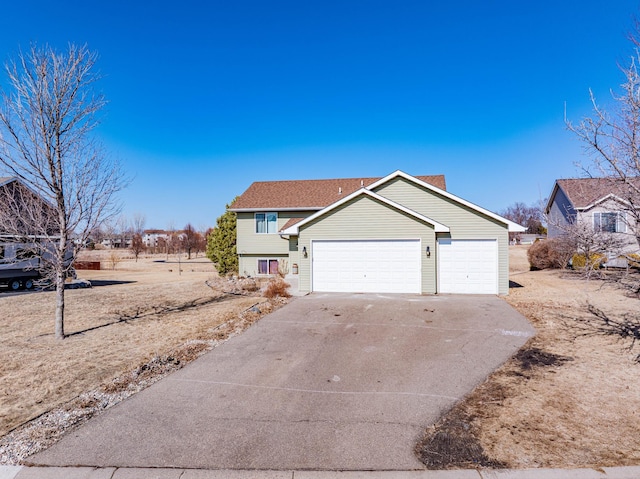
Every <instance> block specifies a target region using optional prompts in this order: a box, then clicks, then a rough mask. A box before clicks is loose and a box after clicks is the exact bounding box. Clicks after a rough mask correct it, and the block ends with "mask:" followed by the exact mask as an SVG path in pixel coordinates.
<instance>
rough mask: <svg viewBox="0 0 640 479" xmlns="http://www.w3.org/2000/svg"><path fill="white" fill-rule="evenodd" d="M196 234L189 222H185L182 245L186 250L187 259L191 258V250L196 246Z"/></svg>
mask: <svg viewBox="0 0 640 479" xmlns="http://www.w3.org/2000/svg"><path fill="white" fill-rule="evenodd" d="M198 235H199V233H198V232H197V231H196V229H195V228H194V227H193V226H192V225H191V223H187V225H186V226H185V227H184V232H183V237H182V238H183V239H182V247H183V248H184V249H185V250H187V256H188V259H191V252H192V251H193V250H194V249H196V248H197V246H198Z"/></svg>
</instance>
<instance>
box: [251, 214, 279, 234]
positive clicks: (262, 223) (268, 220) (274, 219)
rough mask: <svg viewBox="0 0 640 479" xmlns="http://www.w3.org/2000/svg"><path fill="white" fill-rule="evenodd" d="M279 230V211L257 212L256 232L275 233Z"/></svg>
mask: <svg viewBox="0 0 640 479" xmlns="http://www.w3.org/2000/svg"><path fill="white" fill-rule="evenodd" d="M277 232H278V213H256V233H260V234H263V233H265V234H275V233H277Z"/></svg>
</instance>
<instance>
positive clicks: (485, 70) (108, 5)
mask: <svg viewBox="0 0 640 479" xmlns="http://www.w3.org/2000/svg"><path fill="white" fill-rule="evenodd" d="M639 6H640V2H638V1H637V0H634V1H631V0H615V1H606V2H605V1H595V0H580V1H578V0H554V1H551V0H539V1H537V2H521V1H513V0H495V1H492V0H486V1H482V2H480V1H472V0H460V1H455V2H429V1H426V0H423V1H403V0H394V1H384V2H383V1H373V0H370V1H364V0H363V1H347V0H342V1H332V0H322V1H308V2H305V1H280V0H272V1H268V2H267V1H249V0H234V1H225V2H222V1H215V0H214V1H208V2H206V1H195V0H183V1H180V2H171V1H162V0H157V1H155V2H136V1H133V0H129V1H122V0H110V1H108V2H107V1H104V2H94V1H87V0H82V1H65V0H59V1H57V2H51V1H49V0H47V1H44V0H21V1H20V2H9V3H7V4H6V5H3V8H2V16H3V19H4V20H5V21H4V22H3V28H2V29H0V59H1V60H2V61H3V62H4V61H6V60H7V59H8V58H10V57H11V56H12V55H14V54H15V53H16V52H17V50H18V48H19V47H23V48H26V47H28V46H29V44H30V43H31V42H34V41H35V42H38V43H40V44H43V43H48V44H50V45H52V46H54V47H56V48H59V49H64V48H66V45H67V44H68V42H74V43H78V44H84V43H86V44H87V45H88V46H89V48H91V49H93V50H96V51H97V52H98V53H99V55H100V59H99V63H98V67H99V70H100V71H101V73H102V74H103V75H104V78H103V80H102V81H101V82H100V84H99V87H100V89H101V90H102V92H103V93H104V94H105V95H106V97H107V99H108V100H109V105H108V107H107V109H106V111H105V116H104V120H103V123H102V125H101V126H100V128H99V130H98V133H99V135H100V137H101V139H102V140H103V141H104V143H105V145H106V147H107V150H108V151H109V153H110V154H111V155H114V156H115V157H117V158H119V159H120V160H121V161H122V163H123V164H124V166H125V169H126V171H127V173H128V174H129V175H131V176H133V177H134V179H133V181H132V183H131V185H130V186H129V188H128V189H127V190H126V191H124V192H123V194H122V195H121V200H122V202H123V205H124V209H123V212H124V214H125V215H128V216H131V215H132V214H134V213H136V212H141V213H144V214H145V215H146V217H147V227H155V228H166V227H168V226H174V227H176V228H181V227H182V226H184V225H185V224H186V223H187V222H191V223H192V224H193V225H195V226H196V227H207V226H213V225H214V224H215V220H216V217H217V216H219V215H220V214H221V213H222V212H223V211H224V206H225V203H228V202H229V201H230V200H231V199H232V198H233V197H234V196H236V195H239V194H241V193H242V192H243V191H244V190H245V189H246V188H247V187H248V186H249V184H250V183H251V182H253V181H264V180H278V179H312V178H335V177H360V176H366V177H369V176H384V175H387V174H389V173H391V172H392V171H395V170H396V169H401V170H403V171H405V172H407V173H409V174H414V175H423V174H444V175H445V176H446V179H447V186H448V190H449V191H450V192H452V193H454V194H456V195H458V196H461V197H463V198H465V199H467V200H469V201H472V202H474V203H477V204H479V205H481V206H483V207H485V208H488V209H490V210H493V211H500V210H502V209H504V208H505V207H507V206H509V205H510V204H512V203H514V202H516V201H523V202H526V203H532V202H535V201H538V200H540V199H541V198H544V197H546V196H547V195H548V194H549V192H550V191H551V188H552V186H553V181H554V180H555V179H556V178H561V177H572V176H577V175H578V174H579V170H578V169H577V168H576V166H575V163H576V162H580V161H585V157H584V155H583V153H582V148H581V144H580V143H579V142H578V141H577V140H576V139H575V138H574V137H573V136H572V134H571V133H570V132H568V131H566V129H565V126H564V122H563V114H564V105H565V102H566V105H567V113H568V116H569V118H571V119H574V120H579V119H580V118H581V117H583V116H584V115H587V114H589V112H590V105H589V97H588V89H589V88H592V89H593V90H594V92H595V94H596V95H597V96H598V98H599V99H600V100H601V102H602V103H606V102H607V101H609V100H610V97H611V96H610V92H609V89H610V88H617V86H618V85H619V84H620V83H621V82H622V80H623V78H622V76H621V74H620V72H619V70H618V67H617V64H618V63H621V64H624V63H627V62H628V58H629V57H630V55H631V54H632V53H633V50H632V48H631V45H630V44H629V42H628V41H627V39H626V34H627V32H628V31H629V30H630V28H631V26H632V16H633V15H635V14H637V13H638V12H640V9H639V8H638V7H639ZM0 82H4V77H2V80H0Z"/></svg>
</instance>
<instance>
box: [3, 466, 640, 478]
mask: <svg viewBox="0 0 640 479" xmlns="http://www.w3.org/2000/svg"><path fill="white" fill-rule="evenodd" d="M638 478H640V466H632V467H603V468H601V469H599V470H595V469H477V470H476V469H458V470H451V471H239V470H206V469H157V468H153V469H149V468H114V467H105V468H91V467H14V466H0V479H638Z"/></svg>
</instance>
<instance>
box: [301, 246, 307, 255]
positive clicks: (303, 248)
mask: <svg viewBox="0 0 640 479" xmlns="http://www.w3.org/2000/svg"><path fill="white" fill-rule="evenodd" d="M302 256H304V257H305V258H306V257H307V247H306V246H303V247H302Z"/></svg>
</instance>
